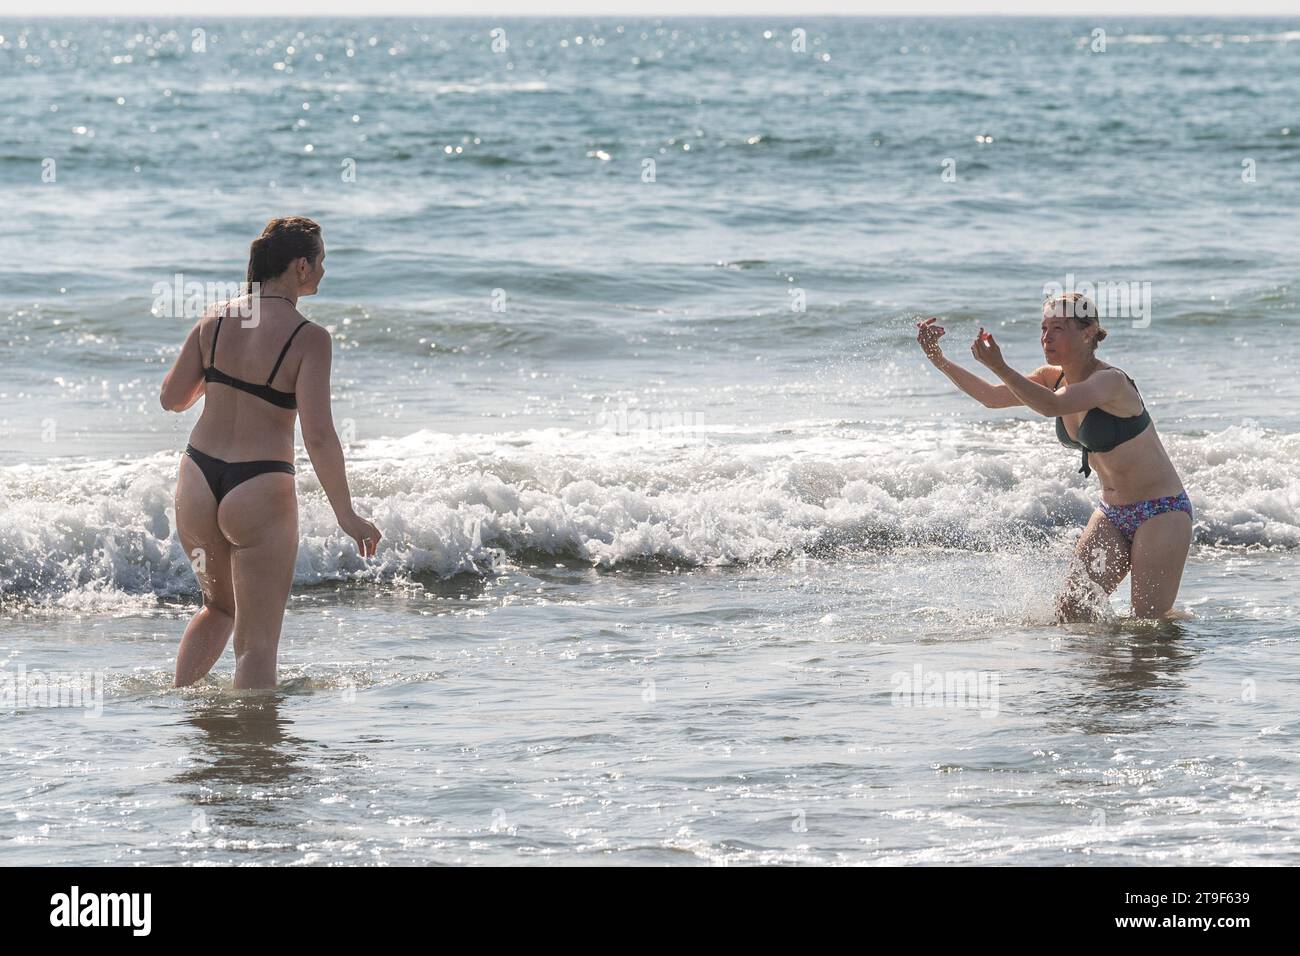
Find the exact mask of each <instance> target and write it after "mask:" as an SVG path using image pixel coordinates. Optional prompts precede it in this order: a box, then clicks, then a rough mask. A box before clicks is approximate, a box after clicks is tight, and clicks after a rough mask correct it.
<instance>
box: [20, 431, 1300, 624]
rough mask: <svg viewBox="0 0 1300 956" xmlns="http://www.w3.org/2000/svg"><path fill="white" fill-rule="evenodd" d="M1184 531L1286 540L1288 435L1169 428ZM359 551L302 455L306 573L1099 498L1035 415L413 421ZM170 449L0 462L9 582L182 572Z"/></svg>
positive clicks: (1295, 501)
mask: <svg viewBox="0 0 1300 956" xmlns="http://www.w3.org/2000/svg"><path fill="white" fill-rule="evenodd" d="M1165 441H1166V444H1167V446H1168V448H1169V451H1170V454H1171V456H1172V457H1173V459H1174V461H1175V462H1176V463H1177V464H1178V466H1179V468H1180V472H1181V474H1182V476H1183V478H1184V481H1185V483H1186V485H1187V488H1188V491H1189V494H1190V496H1191V498H1192V502H1193V505H1194V507H1195V509H1196V519H1197V539H1198V541H1200V542H1202V543H1212V544H1220V545H1227V546H1263V547H1270V548H1278V549H1292V548H1297V547H1300V517H1298V515H1300V479H1297V477H1296V474H1297V466H1298V465H1300V435H1289V434H1277V433H1273V432H1269V431H1267V430H1264V429H1260V428H1256V427H1252V426H1249V425H1239V426H1233V427H1231V428H1227V429H1225V430H1223V431H1220V432H1216V433H1211V434H1201V435H1179V434H1174V435H1166V436H1165ZM349 459H350V465H349V468H350V475H351V482H352V489H353V495H354V498H355V499H356V501H357V503H358V509H359V510H360V511H362V512H364V513H367V514H369V515H370V516H372V518H373V519H374V520H375V522H376V523H377V524H378V525H379V526H380V528H381V529H382V530H383V532H384V542H383V545H382V546H381V548H380V552H379V555H378V557H377V558H376V559H373V560H372V561H370V562H364V561H362V560H361V559H360V558H359V557H358V556H357V553H356V550H355V548H354V546H353V545H352V543H351V541H349V540H348V539H346V538H345V537H344V535H343V534H342V532H341V531H340V530H339V529H338V527H337V526H336V524H335V522H334V520H333V515H332V513H331V511H330V509H329V507H328V504H327V503H326V501H325V499H324V496H323V494H322V492H321V490H320V488H319V485H318V484H317V482H316V480H315V477H314V475H313V474H312V472H311V468H310V463H309V462H307V461H305V460H300V461H299V468H300V474H299V483H298V488H299V493H300V504H301V511H302V518H301V547H300V550H299V555H298V565H297V570H296V574H295V579H296V581H297V583H299V584H311V583H318V582H323V581H331V580H349V579H381V580H398V579H402V578H406V577H409V576H413V575H415V576H421V575H428V576H438V577H448V576H451V575H455V574H458V573H473V574H487V573H491V572H492V571H493V570H495V569H500V568H503V567H507V566H509V565H511V564H515V563H519V562H527V561H529V560H531V559H532V558H534V557H538V556H543V555H549V556H559V555H563V556H566V557H569V558H571V559H574V560H577V561H581V562H589V563H590V564H592V565H593V566H599V567H607V568H608V567H615V566H619V565H625V564H628V563H636V562H646V561H651V562H670V563H675V564H682V565H688V566H702V567H708V566H723V565H733V564H746V563H753V562H763V561H771V560H783V559H786V558H790V557H797V556H800V555H803V554H807V553H834V552H835V551H836V550H837V549H843V550H848V551H861V550H872V549H878V548H881V547H890V546H893V545H907V546H910V547H918V546H919V547H936V548H957V549H969V550H989V551H1015V550H1020V549H1026V548H1033V547H1036V546H1037V545H1038V544H1039V543H1041V541H1042V540H1043V539H1044V538H1045V537H1053V536H1058V535H1068V534H1073V533H1074V532H1075V530H1076V529H1077V528H1078V527H1079V526H1081V525H1082V524H1083V522H1084V521H1085V520H1086V518H1087V516H1088V514H1089V512H1090V511H1091V509H1092V508H1093V506H1094V504H1095V500H1096V493H1097V492H1096V486H1095V485H1091V484H1088V485H1085V484H1084V483H1083V482H1082V480H1081V479H1080V478H1079V476H1077V475H1076V474H1075V467H1076V459H1075V458H1074V457H1073V455H1071V454H1064V453H1063V452H1062V450H1061V449H1060V447H1059V446H1058V445H1056V444H1055V442H1054V441H1053V440H1052V436H1051V435H1050V434H1049V433H1048V430H1047V428H1046V426H1044V425H1043V424H1041V423H1029V422H1023V421H1019V422H1008V423H1006V424H1004V425H1001V426H997V427H994V428H988V427H969V426H959V425H955V424H954V425H925V426H921V427H907V428H902V429H898V430H896V431H895V432H894V433H892V434H891V433H890V432H888V431H886V430H884V429H876V428H874V427H868V426H860V425H857V426H853V427H848V426H843V425H840V424H837V423H812V422H802V423H798V424H797V426H790V427H785V428H782V429H779V430H776V431H768V432H764V433H761V434H754V433H752V432H751V433H746V434H738V433H736V432H735V431H734V430H731V431H717V432H709V431H704V432H703V433H702V434H696V435H694V436H692V438H691V440H685V439H683V438H682V437H680V436H675V435H673V434H671V433H663V434H651V435H648V436H647V435H637V436H635V437H634V436H622V435H613V434H609V433H605V432H579V431H568V430H564V429H548V430H539V431H530V432H517V433H503V434H495V435H486V434H478V435H452V434H445V433H438V432H430V431H419V432H416V433H413V434H411V435H408V436H406V437H403V438H398V439H386V440H378V441H372V442H369V443H366V444H363V445H360V446H357V447H355V448H353V449H352V450H351V451H350V455H349ZM175 474H176V455H175V454H159V455H154V456H151V457H147V458H142V459H134V460H119V461H82V462H67V461H62V462H57V463H51V464H48V465H39V466H34V465H23V466H16V467H9V468H5V469H3V470H0V509H2V510H3V513H4V518H3V520H2V521H0V572H2V574H3V591H2V592H0V597H2V598H3V599H4V600H6V601H9V600H13V599H15V598H19V597H21V598H22V599H24V600H35V601H38V602H39V603H44V604H49V605H54V606H58V607H64V608H68V609H74V610H84V609H93V610H102V609H104V608H106V607H113V606H121V605H123V604H127V605H130V604H131V603H132V602H135V601H136V600H137V599H138V598H139V597H141V596H153V595H157V596H168V595H174V594H182V593H186V594H188V593H193V588H194V584H193V576H192V574H191V571H190V568H189V565H188V563H187V561H186V558H185V555H184V553H183V550H182V548H181V546H180V543H179V541H178V540H177V538H176V536H175V534H174V532H173V530H172V526H173V521H172V517H171V510H172V507H173V505H172V492H173V486H174V480H175Z"/></svg>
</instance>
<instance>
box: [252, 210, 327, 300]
mask: <svg viewBox="0 0 1300 956" xmlns="http://www.w3.org/2000/svg"><path fill="white" fill-rule="evenodd" d="M323 250H324V246H323V245H322V243H321V239H320V226H319V225H318V224H317V223H315V222H313V221H312V220H310V219H305V218H303V217H302V216H287V217H285V218H283V219H272V220H271V221H270V222H268V223H267V224H266V228H265V229H263V230H262V234H261V235H260V236H258V237H257V238H256V239H254V240H253V244H252V245H251V246H249V248H248V277H247V280H246V281H247V283H248V291H250V292H251V291H252V289H253V283H254V282H264V281H265V280H267V279H274V278H276V277H277V276H281V275H284V271H285V270H286V269H288V268H289V263H291V262H293V260H294V259H306V260H307V261H308V262H310V263H311V264H312V266H313V267H315V265H316V259H317V258H318V257H319V256H320V254H321V252H322V251H323Z"/></svg>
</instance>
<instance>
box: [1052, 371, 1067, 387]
mask: <svg viewBox="0 0 1300 956" xmlns="http://www.w3.org/2000/svg"><path fill="white" fill-rule="evenodd" d="M1063 378H1065V369H1061V374H1060V375H1059V376H1058V377H1057V379H1056V384H1055V385H1053V386H1052V391H1056V390H1057V389H1058V388H1060V387H1061V379H1063Z"/></svg>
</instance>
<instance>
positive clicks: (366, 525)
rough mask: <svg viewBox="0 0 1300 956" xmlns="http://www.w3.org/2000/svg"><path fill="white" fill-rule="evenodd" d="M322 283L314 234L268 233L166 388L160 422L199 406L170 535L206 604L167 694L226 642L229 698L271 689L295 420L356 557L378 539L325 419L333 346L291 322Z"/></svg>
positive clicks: (289, 224)
mask: <svg viewBox="0 0 1300 956" xmlns="http://www.w3.org/2000/svg"><path fill="white" fill-rule="evenodd" d="M324 275H325V244H324V242H323V241H322V240H321V235H320V226H318V225H317V224H316V223H314V222H312V221H311V220H310V219H303V218H300V217H291V218H287V219H273V220H271V221H270V222H269V223H267V225H266V229H264V230H263V231H262V234H261V235H260V236H258V237H257V238H256V239H254V240H253V244H252V247H251V249H250V250H249V256H248V287H247V290H246V291H245V293H244V295H243V296H241V297H239V298H238V299H234V300H231V301H230V302H226V303H224V304H223V305H221V306H220V307H217V308H213V309H210V310H209V311H208V312H207V313H206V314H205V315H204V316H203V318H201V319H200V320H199V321H198V323H197V324H195V326H194V328H193V329H191V330H190V334H189V337H188V338H187V339H186V340H185V345H184V346H183V347H182V348H181V352H180V355H179V356H177V358H176V362H175V364H174V365H173V366H172V368H171V370H170V371H169V372H168V373H167V377H166V378H165V379H163V384H162V393H161V395H160V400H161V402H162V407H163V408H165V409H167V410H168V411H173V412H181V411H184V410H185V409H187V408H189V407H190V406H191V405H193V404H194V403H195V402H196V401H198V400H199V398H200V397H201V396H202V397H203V398H204V402H203V412H202V414H201V415H200V416H199V420H198V421H197V422H196V423H195V425H194V430H193V431H191V432H190V443H189V445H188V446H186V449H185V454H184V455H183V456H182V457H181V466H180V476H179V477H178V479H177V482H176V529H177V532H178V533H179V535H180V539H181V543H182V544H183V545H184V547H185V552H186V554H187V555H189V556H190V558H191V564H192V565H193V566H194V573H195V576H196V577H197V578H198V581H199V586H200V587H201V588H202V590H203V607H202V609H200V610H199V612H198V613H197V614H195V615H194V617H193V619H192V620H191V621H190V623H189V626H188V627H187V628H186V629H185V634H184V636H183V637H182V638H181V646H180V650H179V651H178V652H177V655H176V686H177V687H183V686H185V685H187V684H192V683H194V682H195V681H196V680H199V679H200V678H201V677H203V676H204V675H205V674H207V673H208V671H210V670H211V669H212V666H213V665H214V664H215V663H216V662H217V661H218V659H220V657H221V655H222V653H223V652H224V651H225V649H226V642H227V641H228V640H229V639H230V635H231V633H232V632H233V633H234V635H235V687H236V688H239V689H248V688H270V687H274V686H275V682H276V674H275V668H276V652H277V648H278V647H279V643H280V626H281V624H282V623H283V620H284V608H285V604H286V603H287V602H288V600H289V588H290V586H291V585H292V584H293V569H294V564H295V563H296V560H297V555H298V501H297V497H296V493H295V490H294V480H293V475H294V467H293V458H294V446H293V426H294V418H295V414H300V415H301V417H302V438H303V444H304V445H305V446H306V449H307V454H308V456H309V457H310V458H311V463H312V466H313V467H314V468H315V470H316V477H317V479H318V480H319V481H320V484H321V488H322V489H324V491H325V495H326V497H327V498H328V499H329V502H330V505H331V506H332V507H333V508H334V515H335V517H336V518H337V519H338V522H339V527H341V528H342V529H343V531H344V532H346V533H347V534H348V535H349V536H350V537H351V538H352V539H353V540H354V541H356V543H357V550H358V551H359V552H360V553H361V554H362V555H363V556H366V557H368V556H370V555H373V554H374V553H375V548H376V546H377V545H378V544H379V539H380V534H379V530H378V529H377V528H376V527H375V526H374V525H373V524H371V523H370V522H369V521H366V520H365V519H364V518H362V517H360V516H358V515H357V513H356V512H355V511H353V510H352V497H351V495H350V493H349V491H348V480H347V473H346V470H345V468H344V463H343V447H342V445H341V444H340V443H339V439H338V435H337V434H335V431H334V420H333V416H332V414H331V410H330V351H331V348H330V346H331V340H330V334H329V332H327V331H326V330H325V329H323V328H321V327H320V326H319V325H315V324H313V323H312V322H309V321H308V320H307V319H305V318H303V316H302V315H301V313H299V312H298V308H297V305H298V299H299V298H300V297H301V296H306V295H315V294H316V290H317V288H318V287H319V286H320V282H321V278H322V277H323V276H324ZM232 313H233V314H232ZM249 316H251V318H248V317H249ZM223 332H224V333H225V334H224V335H222V333H223ZM271 356H275V359H274V361H273V362H272V361H271ZM268 371H269V373H270V374H267V373H268Z"/></svg>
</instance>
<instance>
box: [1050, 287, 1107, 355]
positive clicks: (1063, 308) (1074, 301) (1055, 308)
mask: <svg viewBox="0 0 1300 956" xmlns="http://www.w3.org/2000/svg"><path fill="white" fill-rule="evenodd" d="M1043 309H1044V310H1047V309H1051V312H1052V315H1054V316H1056V318H1058V319H1067V318H1068V319H1074V321H1076V322H1078V323H1079V324H1080V325H1081V326H1083V327H1084V328H1085V329H1086V328H1087V327H1088V326H1090V325H1095V326H1097V334H1096V335H1095V336H1094V337H1093V340H1092V347H1093V348H1094V349H1096V348H1097V344H1098V343H1099V342H1100V341H1101V340H1102V339H1104V338H1105V337H1106V330H1105V329H1103V328H1102V327H1101V316H1100V314H1099V313H1098V312H1097V304H1096V303H1095V302H1093V301H1092V299H1090V298H1088V297H1087V296H1086V295H1084V294H1083V293H1082V292H1064V293H1062V294H1061V295H1058V296H1054V297H1053V298H1050V299H1048V300H1047V301H1046V302H1044V303H1043Z"/></svg>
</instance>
